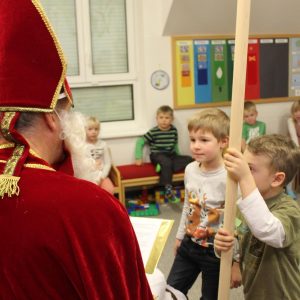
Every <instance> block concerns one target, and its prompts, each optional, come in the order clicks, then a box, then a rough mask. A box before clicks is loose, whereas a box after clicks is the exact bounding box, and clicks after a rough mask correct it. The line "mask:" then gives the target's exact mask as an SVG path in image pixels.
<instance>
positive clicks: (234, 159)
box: [224, 148, 251, 181]
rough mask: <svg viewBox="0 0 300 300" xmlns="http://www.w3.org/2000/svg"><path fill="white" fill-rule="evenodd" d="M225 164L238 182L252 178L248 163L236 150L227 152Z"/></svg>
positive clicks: (232, 149)
mask: <svg viewBox="0 0 300 300" xmlns="http://www.w3.org/2000/svg"><path fill="white" fill-rule="evenodd" d="M224 163H225V166H226V169H227V171H228V172H229V173H230V175H231V176H232V177H233V179H235V180H236V181H240V180H241V179H244V178H245V177H247V176H249V175H250V176H251V172H250V169H249V166H248V163H247V162H246V161H245V159H244V156H243V154H242V153H241V152H240V151H238V150H236V149H234V148H228V149H227V150H226V153H225V154H224Z"/></svg>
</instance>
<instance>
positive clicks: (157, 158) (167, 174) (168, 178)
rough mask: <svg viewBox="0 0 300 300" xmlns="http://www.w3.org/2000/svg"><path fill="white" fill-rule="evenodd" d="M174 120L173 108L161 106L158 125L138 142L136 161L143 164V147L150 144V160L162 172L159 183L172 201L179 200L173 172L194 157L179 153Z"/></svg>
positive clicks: (157, 115)
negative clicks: (173, 182) (173, 183)
mask: <svg viewBox="0 0 300 300" xmlns="http://www.w3.org/2000/svg"><path fill="white" fill-rule="evenodd" d="M173 120H174V112H173V109H172V108H171V107H170V106H168V105H163V106H160V107H159V108H158V109H157V112H156V122H157V126H155V127H153V128H152V129H150V130H149V131H148V132H147V133H146V134H144V135H143V136H142V137H140V138H139V139H138V140H137V142H136V148H135V159H136V161H135V163H136V165H141V164H142V162H143V160H142V157H143V147H144V145H145V143H146V144H149V146H150V160H151V162H152V163H153V164H154V165H155V166H156V167H157V171H158V172H160V178H159V185H160V186H162V187H164V189H165V191H164V193H165V198H166V200H169V201H170V202H179V201H180V199H179V198H178V197H176V195H175V193H174V192H173V187H172V177H173V173H174V172H177V171H180V170H183V169H184V168H185V167H186V165H187V164H188V163H190V162H191V161H192V158H191V157H190V156H187V155H179V149H178V133H177V129H176V127H175V126H174V125H173V124H172V122H173Z"/></svg>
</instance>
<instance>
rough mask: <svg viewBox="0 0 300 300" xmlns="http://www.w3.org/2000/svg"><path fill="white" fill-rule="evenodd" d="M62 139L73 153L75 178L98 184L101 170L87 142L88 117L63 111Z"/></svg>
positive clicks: (61, 117) (60, 115)
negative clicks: (98, 168)
mask: <svg viewBox="0 0 300 300" xmlns="http://www.w3.org/2000/svg"><path fill="white" fill-rule="evenodd" d="M59 117H60V120H61V126H62V133H61V139H63V140H64V142H65V147H66V148H67V150H69V151H70V153H71V158H72V163H73V168H74V176H75V177H78V178H81V179H85V180H88V181H91V182H93V183H96V184H98V183H99V180H100V175H101V174H99V170H97V168H96V162H95V160H94V159H93V158H92V157H91V156H90V155H89V153H88V150H87V147H88V144H87V142H86V131H85V128H86V117H85V116H84V115H83V114H81V113H79V112H67V111H61V112H60V113H59Z"/></svg>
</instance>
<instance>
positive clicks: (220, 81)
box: [173, 37, 300, 108]
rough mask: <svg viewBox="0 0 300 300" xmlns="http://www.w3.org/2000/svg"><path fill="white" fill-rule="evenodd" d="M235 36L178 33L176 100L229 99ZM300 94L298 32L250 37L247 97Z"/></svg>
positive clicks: (190, 103)
mask: <svg viewBox="0 0 300 300" xmlns="http://www.w3.org/2000/svg"><path fill="white" fill-rule="evenodd" d="M234 52H235V41H234V39H225V38H224V39H213V38H212V39H209V38H205V37H204V38H194V39H188V38H186V39H183V40H182V39H176V38H174V43H173V53H174V54H175V62H174V63H175V64H174V66H175V68H174V76H175V77H174V78H175V106H176V107H178V108H180V107H182V108H184V107H193V105H197V104H209V103H219V102H230V101H231V98H232V82H233V67H234V54H235V53H234ZM289 96H300V37H290V38H273V37H271V38H258V37H255V38H250V39H249V43H248V54H247V73H246V82H245V99H246V100H255V99H263V98H283V99H284V100H286V98H287V97H289Z"/></svg>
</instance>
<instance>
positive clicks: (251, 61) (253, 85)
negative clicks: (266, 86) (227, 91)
mask: <svg viewBox="0 0 300 300" xmlns="http://www.w3.org/2000/svg"><path fill="white" fill-rule="evenodd" d="M259 58H260V57H259V43H258V39H250V40H249V42H248V54H247V73H246V86H245V99H247V100H253V99H258V98H260V78H259Z"/></svg>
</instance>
